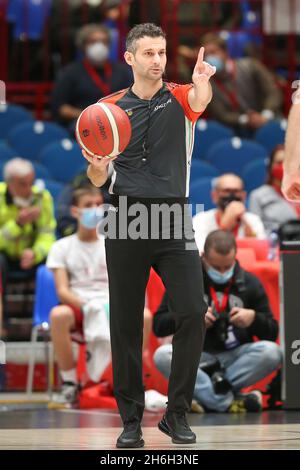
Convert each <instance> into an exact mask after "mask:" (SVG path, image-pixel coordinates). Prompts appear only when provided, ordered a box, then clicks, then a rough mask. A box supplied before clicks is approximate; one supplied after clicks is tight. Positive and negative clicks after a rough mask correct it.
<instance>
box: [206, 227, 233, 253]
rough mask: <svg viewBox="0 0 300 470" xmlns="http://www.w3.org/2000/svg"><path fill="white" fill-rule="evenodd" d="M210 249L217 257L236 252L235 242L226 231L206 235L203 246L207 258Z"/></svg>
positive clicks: (215, 231)
mask: <svg viewBox="0 0 300 470" xmlns="http://www.w3.org/2000/svg"><path fill="white" fill-rule="evenodd" d="M211 249H214V250H215V251H216V252H217V253H219V255H224V256H226V255H228V254H229V253H230V252H231V251H232V250H234V251H235V252H236V250H237V247H236V241H235V238H234V235H233V234H232V233H231V232H229V231H227V230H214V231H213V232H211V233H210V234H209V235H207V237H206V240H205V244H204V254H205V255H206V256H207V255H208V254H209V252H210V250H211Z"/></svg>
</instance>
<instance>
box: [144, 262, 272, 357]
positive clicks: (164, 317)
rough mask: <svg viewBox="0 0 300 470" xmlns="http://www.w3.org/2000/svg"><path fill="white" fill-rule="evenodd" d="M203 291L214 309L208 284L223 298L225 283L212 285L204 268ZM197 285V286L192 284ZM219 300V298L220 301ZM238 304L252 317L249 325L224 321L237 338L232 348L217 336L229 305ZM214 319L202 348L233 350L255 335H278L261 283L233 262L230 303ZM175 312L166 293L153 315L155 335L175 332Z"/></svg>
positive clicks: (222, 326)
mask: <svg viewBox="0 0 300 470" xmlns="http://www.w3.org/2000/svg"><path fill="white" fill-rule="evenodd" d="M203 276H204V291H205V297H206V301H207V304H208V305H209V306H211V307H212V308H213V311H214V310H215V309H214V305H213V302H212V299H211V295H210V286H213V287H214V288H215V290H216V292H217V294H218V293H220V296H221V298H222V296H223V294H222V293H223V291H224V289H225V288H226V285H225V286H220V285H217V284H214V283H213V282H212V281H211V280H210V278H209V277H208V275H207V274H206V271H205V270H204V269H203ZM195 288H196V286H195ZM219 302H220V303H221V299H220V300H219ZM234 306H238V307H242V308H245V309H253V310H255V319H254V322H253V323H252V325H250V327H248V328H236V327H235V326H233V325H230V324H229V323H228V321H226V322H225V324H226V328H227V329H228V328H230V330H231V332H232V333H233V335H232V334H231V337H232V338H235V339H236V344H235V345H234V343H232V346H231V347H228V346H227V347H226V344H225V343H224V341H222V340H221V339H220V337H222V334H221V333H222V332H223V329H224V318H225V319H226V318H227V320H228V314H229V312H230V310H231V308H232V307H234ZM216 316H217V318H218V319H217V321H216V322H215V323H214V325H213V326H212V327H211V328H209V329H207V331H206V338H205V343H204V351H206V352H210V353H217V352H222V351H226V350H227V349H232V347H237V346H239V345H240V344H244V343H250V342H253V341H254V337H257V338H258V339H260V340H269V341H275V340H276V338H277V335H278V323H277V321H276V320H275V319H274V317H273V314H272V312H271V310H270V306H269V301H268V297H267V295H266V292H265V290H264V288H263V286H262V284H261V282H260V281H259V280H258V279H257V277H256V276H254V275H253V274H251V273H249V272H247V271H245V270H244V269H242V268H241V267H240V265H239V263H238V262H236V266H235V271H234V276H233V281H232V283H231V284H230V289H229V302H228V307H227V309H226V311H225V312H223V313H222V314H221V315H220V316H219V314H217V313H216ZM174 318H175V317H174V313H173V312H172V311H171V310H170V308H169V302H168V295H167V294H165V295H164V298H163V300H162V303H161V305H160V307H159V309H158V310H157V312H156V314H155V315H154V321H153V331H154V333H155V335H156V336H158V337H163V336H168V335H171V334H174V333H175V320H174Z"/></svg>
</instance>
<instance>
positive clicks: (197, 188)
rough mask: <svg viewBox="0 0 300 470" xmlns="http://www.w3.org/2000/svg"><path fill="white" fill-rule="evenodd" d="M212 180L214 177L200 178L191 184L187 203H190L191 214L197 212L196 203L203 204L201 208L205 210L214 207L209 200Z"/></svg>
mask: <svg viewBox="0 0 300 470" xmlns="http://www.w3.org/2000/svg"><path fill="white" fill-rule="evenodd" d="M213 180H214V178H200V179H199V180H197V181H194V182H193V183H192V184H191V186H190V195H189V203H190V204H192V215H195V214H196V212H197V210H196V204H204V207H203V210H205V211H208V210H209V209H212V208H214V207H216V206H215V204H214V203H213V201H212V200H211V190H212V183H213ZM198 212H199V209H198Z"/></svg>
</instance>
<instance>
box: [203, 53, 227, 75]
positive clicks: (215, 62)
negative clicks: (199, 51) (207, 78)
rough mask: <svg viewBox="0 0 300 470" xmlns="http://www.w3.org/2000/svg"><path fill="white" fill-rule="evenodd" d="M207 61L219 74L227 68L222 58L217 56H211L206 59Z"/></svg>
mask: <svg viewBox="0 0 300 470" xmlns="http://www.w3.org/2000/svg"><path fill="white" fill-rule="evenodd" d="M205 61H206V62H208V63H209V64H210V65H212V66H215V67H216V70H217V72H221V71H222V70H224V68H225V63H224V61H223V60H222V59H220V57H218V56H217V55H213V54H210V55H208V56H206V57H205Z"/></svg>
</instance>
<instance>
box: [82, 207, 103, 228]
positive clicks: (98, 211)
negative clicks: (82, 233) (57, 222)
mask: <svg viewBox="0 0 300 470" xmlns="http://www.w3.org/2000/svg"><path fill="white" fill-rule="evenodd" d="M103 216H104V211H103V208H102V207H88V208H86V209H81V212H80V219H79V220H80V223H81V224H82V225H83V226H84V227H85V228H88V229H91V230H92V229H95V228H96V227H97V225H98V224H99V222H101V220H102V219H103Z"/></svg>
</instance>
